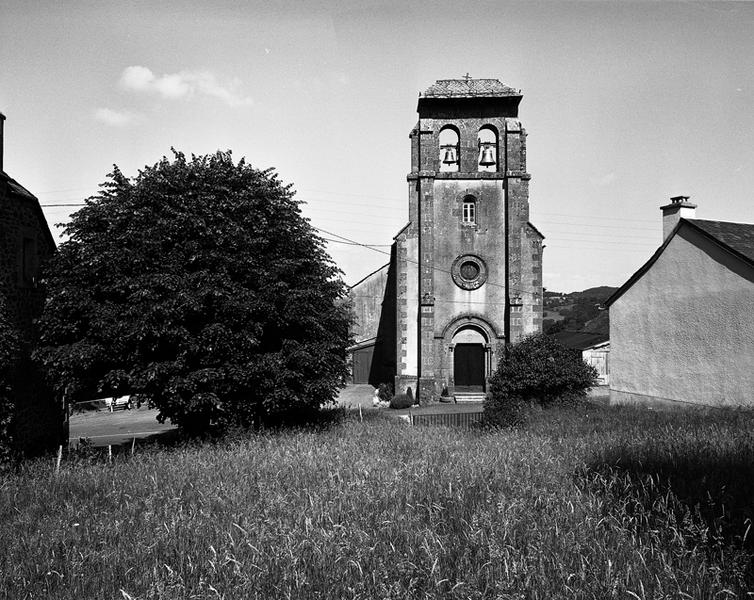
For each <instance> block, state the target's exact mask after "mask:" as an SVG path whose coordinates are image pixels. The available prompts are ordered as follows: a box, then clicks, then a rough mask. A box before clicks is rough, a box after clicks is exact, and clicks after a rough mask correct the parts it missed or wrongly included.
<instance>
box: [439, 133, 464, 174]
mask: <svg viewBox="0 0 754 600" xmlns="http://www.w3.org/2000/svg"><path fill="white" fill-rule="evenodd" d="M439 142H440V148H439V150H440V155H439V157H438V158H439V165H440V169H439V170H440V171H442V172H445V173H448V172H457V171H458V167H459V164H460V161H459V157H460V155H461V145H460V143H461V137H460V135H459V133H458V130H457V129H456V128H455V127H453V126H452V125H446V126H445V127H443V128H442V129H441V130H440V135H439Z"/></svg>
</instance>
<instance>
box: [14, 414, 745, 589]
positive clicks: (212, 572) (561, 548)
mask: <svg viewBox="0 0 754 600" xmlns="http://www.w3.org/2000/svg"><path fill="white" fill-rule="evenodd" d="M752 425H754V417H753V416H752V415H751V414H749V413H744V412H735V411H717V412H707V413H702V412H687V413H659V414H658V413H652V412H650V411H644V410H640V409H630V408H598V407H585V408H580V409H572V410H548V411H543V412H542V413H540V414H538V415H536V418H535V419H534V420H533V422H532V423H531V424H530V425H529V426H527V428H525V429H520V430H512V431H493V432H489V431H487V432H485V431H464V430H452V429H443V428H413V429H412V428H410V427H408V426H406V425H405V424H402V423H399V422H395V421H392V420H387V419H385V418H381V417H379V416H369V418H367V419H365V421H364V422H363V423H361V422H358V421H357V420H346V421H345V422H344V423H342V424H339V425H334V426H331V427H329V428H327V429H324V430H316V431H315V430H305V429H299V430H296V431H287V432H269V433H262V434H256V435H250V436H248V437H247V438H245V439H243V438H241V437H236V438H235V439H232V440H226V441H224V442H220V443H214V444H210V443H208V444H204V445H194V446H183V447H179V448H175V449H167V450H150V451H146V452H142V453H137V454H136V456H135V457H134V458H129V457H128V456H127V455H123V456H116V458H115V461H114V463H113V464H112V465H108V464H107V463H106V461H105V459H104V458H94V459H92V458H88V459H79V460H68V461H65V462H64V463H63V467H62V469H61V473H60V474H59V475H58V476H55V475H54V473H53V470H52V467H51V466H50V464H49V461H38V462H34V463H30V464H28V465H26V466H24V467H23V469H22V470H21V471H20V472H18V473H15V474H12V475H7V476H5V477H4V479H3V480H2V484H1V485H0V544H2V548H3V550H2V558H0V597H2V598H13V599H22V598H108V599H109V598H140V599H142V598H176V599H178V598H181V599H184V598H225V599H231V598H239V599H240V598H365V599H366V598H370V599H371V598H543V599H544V598H547V599H551V598H597V599H603V598H642V599H649V598H725V597H736V596H741V595H744V594H745V591H746V590H747V589H748V586H749V585H750V581H751V579H750V578H751V556H750V554H749V553H748V551H747V546H748V540H744V534H745V532H746V528H747V527H748V522H747V519H748V518H749V517H750V512H748V511H749V510H750V507H751V501H750V500H749V499H750V498H752V497H754V496H751V495H748V494H749V491H750V488H751V486H752V485H754V484H753V483H752V482H753V481H754V478H752V477H751V475H752V472H751V471H752V466H751V465H753V464H754V443H753V439H752V434H751V433H750V432H751V431H752V430H753V429H752Z"/></svg>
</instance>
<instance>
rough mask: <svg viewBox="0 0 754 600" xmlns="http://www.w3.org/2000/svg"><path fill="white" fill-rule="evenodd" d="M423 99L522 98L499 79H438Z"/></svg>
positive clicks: (517, 91)
mask: <svg viewBox="0 0 754 600" xmlns="http://www.w3.org/2000/svg"><path fill="white" fill-rule="evenodd" d="M420 95H421V96H422V97H423V98H504V97H510V96H515V97H519V98H520V97H522V94H521V90H514V89H513V88H511V87H508V86H507V85H505V84H503V83H502V82H501V81H500V80H499V79H471V78H470V77H463V78H461V79H438V80H437V81H435V83H434V84H433V85H431V86H429V87H428V88H427V89H426V91H425V92H424V93H423V94H420Z"/></svg>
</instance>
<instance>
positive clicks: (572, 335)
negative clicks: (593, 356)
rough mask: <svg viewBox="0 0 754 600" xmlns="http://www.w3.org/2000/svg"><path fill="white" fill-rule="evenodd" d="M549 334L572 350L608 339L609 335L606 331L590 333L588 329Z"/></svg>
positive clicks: (601, 342)
mask: <svg viewBox="0 0 754 600" xmlns="http://www.w3.org/2000/svg"><path fill="white" fill-rule="evenodd" d="M549 335H550V337H552V338H555V339H556V340H558V341H559V342H560V343H561V344H563V345H564V346H565V347H567V348H572V349H573V350H585V349H587V348H591V347H592V346H597V345H599V344H604V343H605V342H607V341H609V336H608V335H607V334H606V333H591V332H589V331H558V332H557V333H551V334H549Z"/></svg>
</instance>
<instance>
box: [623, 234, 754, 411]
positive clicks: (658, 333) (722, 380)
mask: <svg viewBox="0 0 754 600" xmlns="http://www.w3.org/2000/svg"><path fill="white" fill-rule="evenodd" d="M753 316H754V268H753V267H752V266H751V265H750V264H747V263H745V262H744V261H742V260H741V259H739V258H737V257H735V256H733V255H732V254H730V253H729V252H728V251H726V250H725V249H724V248H722V247H721V246H719V245H717V244H716V243H715V242H714V241H712V240H711V239H709V238H708V237H706V236H704V235H702V234H700V233H699V232H697V231H695V230H694V229H692V228H691V227H689V226H682V227H680V228H679V230H678V232H677V233H676V235H675V236H674V237H673V238H672V239H671V240H670V241H669V243H668V245H667V247H666V248H665V250H664V251H663V252H662V254H660V256H659V257H658V258H657V260H656V262H655V263H654V264H653V265H652V266H651V267H650V268H649V270H647V271H646V272H645V273H644V274H643V275H642V276H641V277H640V278H639V279H638V280H637V281H635V282H634V284H633V285H632V286H631V287H630V288H629V289H627V290H626V291H625V292H624V293H623V295H622V296H621V297H619V298H618V299H616V300H615V302H614V303H613V304H612V305H611V306H610V344H611V373H610V388H611V391H610V395H611V400H612V401H615V402H625V401H672V402H685V403H692V404H699V405H709V406H732V405H754V369H752V368H751V366H752V365H754V344H752V340H753V339H754V319H753V318H752V317H753Z"/></svg>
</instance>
